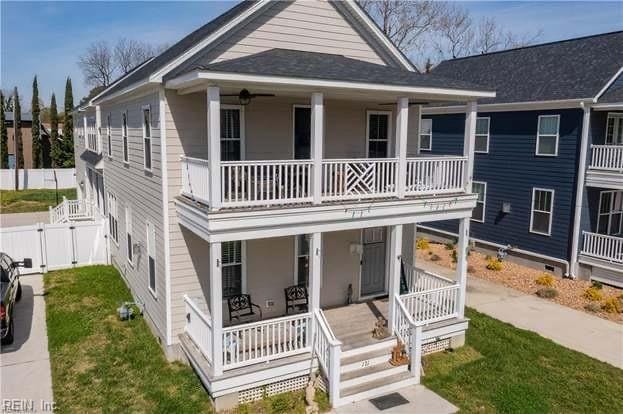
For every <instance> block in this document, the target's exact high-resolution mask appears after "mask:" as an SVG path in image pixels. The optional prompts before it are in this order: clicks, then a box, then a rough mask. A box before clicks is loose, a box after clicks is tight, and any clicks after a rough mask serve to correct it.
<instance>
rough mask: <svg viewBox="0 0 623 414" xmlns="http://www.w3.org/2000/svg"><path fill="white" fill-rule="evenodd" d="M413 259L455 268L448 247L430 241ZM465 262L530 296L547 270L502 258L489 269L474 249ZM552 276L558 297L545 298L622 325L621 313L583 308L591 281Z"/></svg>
mask: <svg viewBox="0 0 623 414" xmlns="http://www.w3.org/2000/svg"><path fill="white" fill-rule="evenodd" d="M434 255H437V256H438V257H439V260H437V261H432V260H431V257H432V256H434ZM417 259H418V260H426V261H429V262H433V263H435V264H436V265H439V266H443V267H447V268H451V269H454V268H455V267H456V266H455V263H454V262H453V261H452V250H448V249H447V248H446V246H445V245H443V244H438V243H433V242H430V243H429V247H428V249H426V250H420V249H418V250H417ZM416 262H417V261H416ZM468 264H469V267H468V272H469V274H470V275H471V276H474V277H478V278H480V279H485V280H490V281H492V282H496V283H501V284H503V285H505V286H508V287H510V288H513V289H517V290H519V291H521V292H525V293H528V294H531V295H533V294H536V291H537V290H539V289H540V288H542V287H543V286H541V285H538V284H536V282H535V280H536V279H537V278H538V277H539V276H542V275H543V274H546V273H547V272H545V271H542V270H536V269H532V268H530V267H526V266H522V265H520V264H516V263H512V262H510V261H504V262H503V263H502V266H503V268H502V270H500V271H494V270H489V269H487V259H486V255H484V254H482V253H478V252H475V251H472V252H471V254H470V255H469V258H468ZM554 279H555V281H554V286H553V287H554V288H555V289H556V290H557V291H558V296H557V297H555V298H553V299H546V300H551V301H554V302H556V303H558V304H560V305H564V306H568V307H570V308H573V309H577V310H580V311H583V312H586V313H591V314H593V315H596V316H599V317H600V318H603V319H608V320H611V321H614V322H617V323H620V324H623V313H606V312H604V311H599V312H591V311H588V310H587V309H585V306H586V305H588V304H589V303H592V302H591V301H590V300H588V299H586V298H585V297H584V292H585V291H586V289H588V288H589V287H591V286H592V283H591V282H589V281H586V280H571V279H563V278H560V277H555V278H554ZM601 293H602V295H603V297H604V299H607V298H610V297H618V296H620V295H622V294H623V289H618V288H614V287H611V286H606V285H604V286H603V288H602V289H601Z"/></svg>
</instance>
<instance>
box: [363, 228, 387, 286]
mask: <svg viewBox="0 0 623 414" xmlns="http://www.w3.org/2000/svg"><path fill="white" fill-rule="evenodd" d="M385 252H386V250H385V228H384V227H375V228H371V229H364V230H363V254H362V257H361V292H360V297H368V296H375V295H382V294H384V293H385Z"/></svg>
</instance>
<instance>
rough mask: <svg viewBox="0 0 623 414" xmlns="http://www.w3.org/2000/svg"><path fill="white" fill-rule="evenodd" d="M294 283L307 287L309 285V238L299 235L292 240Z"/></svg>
mask: <svg viewBox="0 0 623 414" xmlns="http://www.w3.org/2000/svg"><path fill="white" fill-rule="evenodd" d="M294 252H295V253H294V254H295V257H294V266H295V269H294V277H295V280H294V283H295V284H297V285H299V286H307V285H308V283H309V238H308V236H307V235H305V234H299V235H297V236H295V238H294Z"/></svg>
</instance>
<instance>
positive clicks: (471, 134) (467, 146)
mask: <svg viewBox="0 0 623 414" xmlns="http://www.w3.org/2000/svg"><path fill="white" fill-rule="evenodd" d="M477 115H478V104H477V103H476V101H472V102H468V103H467V106H466V109H465V138H464V143H463V155H464V156H465V157H467V166H466V171H465V174H464V176H463V188H465V191H466V192H468V193H471V192H472V181H473V179H474V146H475V143H476V117H477Z"/></svg>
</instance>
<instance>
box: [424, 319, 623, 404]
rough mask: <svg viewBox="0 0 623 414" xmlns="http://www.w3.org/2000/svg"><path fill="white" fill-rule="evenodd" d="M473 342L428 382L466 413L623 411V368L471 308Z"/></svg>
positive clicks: (443, 358) (433, 369)
mask: <svg viewBox="0 0 623 414" xmlns="http://www.w3.org/2000/svg"><path fill="white" fill-rule="evenodd" d="M467 316H468V317H469V318H471V321H470V326H469V330H468V331H467V345H466V346H464V347H462V348H460V349H458V350H457V351H455V352H444V353H439V354H433V355H430V356H427V357H426V358H425V372H426V375H425V376H424V377H423V383H424V385H426V386H427V387H428V388H430V389H432V390H433V391H435V392H436V393H438V394H440V395H441V396H443V397H444V398H446V399H448V400H449V401H451V402H452V403H454V404H455V405H457V406H458V407H460V408H461V412H462V413H493V412H497V413H550V412H551V413H623V397H622V396H623V370H620V369H618V368H615V367H613V366H611V365H608V364H606V363H603V362H599V361H597V360H595V359H593V358H590V357H588V356H586V355H584V354H581V353H579V352H575V351H572V350H570V349H567V348H564V347H562V346H560V345H557V344H555V343H554V342H552V341H550V340H548V339H545V338H543V337H541V336H539V335H537V334H535V333H532V332H529V331H525V330H521V329H517V328H515V327H513V326H511V325H509V324H506V323H503V322H500V321H498V320H496V319H493V318H490V317H488V316H485V315H483V314H481V313H478V312H476V311H474V310H471V309H468V311H467Z"/></svg>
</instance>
